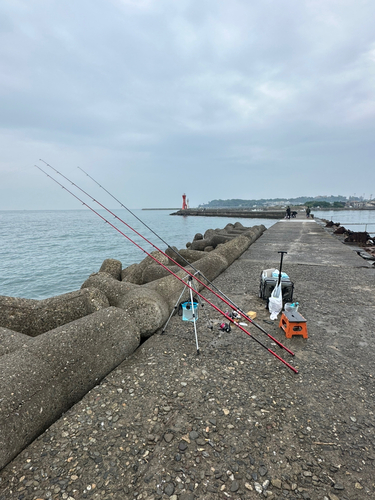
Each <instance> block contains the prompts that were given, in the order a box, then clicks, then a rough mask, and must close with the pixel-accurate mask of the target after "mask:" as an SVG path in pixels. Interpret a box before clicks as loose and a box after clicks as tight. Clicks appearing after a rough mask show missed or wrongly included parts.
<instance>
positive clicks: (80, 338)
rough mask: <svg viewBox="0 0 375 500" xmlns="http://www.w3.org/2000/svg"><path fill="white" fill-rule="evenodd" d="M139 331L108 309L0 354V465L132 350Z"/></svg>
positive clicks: (117, 310)
mask: <svg viewBox="0 0 375 500" xmlns="http://www.w3.org/2000/svg"><path fill="white" fill-rule="evenodd" d="M139 340H140V336H139V332H137V331H136V330H135V329H134V326H133V322H132V321H131V319H129V318H128V317H127V315H126V313H125V312H124V311H122V310H120V309H116V308H107V309H102V310H100V311H98V312H96V313H93V314H91V315H90V316H89V317H88V318H82V319H80V320H76V321H74V322H71V323H69V324H68V325H64V326H62V327H59V328H56V329H55V330H51V331H50V332H48V333H45V334H43V335H40V336H38V337H37V338H35V339H32V342H31V343H28V344H26V345H25V346H24V347H21V348H20V349H18V350H17V351H14V352H12V353H10V354H5V355H3V356H1V357H0V394H1V405H0V467H3V466H4V465H5V464H6V463H7V462H8V461H9V460H10V459H11V458H13V457H14V456H15V455H16V454H17V453H19V452H20V451H21V450H22V448H24V446H26V445H27V444H28V443H29V442H30V441H31V440H32V439H34V438H35V437H36V436H37V435H38V434H40V432H42V431H43V430H44V429H45V428H46V427H47V426H48V425H50V424H51V423H52V422H53V421H54V420H56V418H58V417H59V416H60V415H61V414H62V413H63V412H64V411H66V410H67V409H68V408H70V406H72V404H74V403H75V402H77V401H79V400H80V399H81V398H82V396H84V395H85V394H86V393H87V392H88V391H89V390H90V389H91V388H92V387H94V386H95V385H96V384H97V383H98V382H99V381H100V380H101V379H102V378H103V377H105V376H106V375H107V374H108V373H109V372H110V371H111V370H113V369H114V368H115V367H116V366H117V365H119V364H120V363H121V362H122V361H123V360H124V359H125V358H126V357H128V356H129V355H130V354H132V353H133V352H134V351H135V349H136V348H137V347H138V345H139Z"/></svg>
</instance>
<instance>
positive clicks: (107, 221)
mask: <svg viewBox="0 0 375 500" xmlns="http://www.w3.org/2000/svg"><path fill="white" fill-rule="evenodd" d="M35 167H36V168H38V169H39V170H40V171H41V172H43V173H44V174H45V175H46V176H47V177H49V178H50V179H51V180H53V181H54V182H55V183H56V184H58V185H59V186H60V187H61V188H62V189H65V191H67V192H68V193H69V194H70V195H71V196H73V197H74V198H75V199H76V200H78V201H79V202H80V203H82V205H84V206H85V207H87V208H88V209H89V210H91V211H92V212H93V213H94V214H95V215H97V216H98V217H100V218H101V219H102V220H103V221H104V222H106V223H107V224H109V225H110V226H111V227H112V228H113V229H115V230H116V231H117V232H118V233H120V234H121V235H122V236H124V237H125V238H126V239H127V240H128V241H130V243H133V245H135V246H136V247H137V248H139V249H140V250H141V251H142V252H144V253H145V254H146V255H147V256H148V257H150V258H151V259H152V260H153V261H154V262H156V263H157V264H159V265H160V266H161V267H163V268H164V269H165V270H166V271H168V272H169V273H170V274H171V275H172V276H174V277H175V278H176V279H178V280H179V281H180V282H181V283H183V285H184V286H186V287H187V288H189V289H190V290H191V291H192V292H194V293H195V294H196V295H198V296H199V297H200V298H201V299H202V300H204V301H205V302H206V303H207V304H208V305H210V306H211V307H212V308H213V309H215V311H217V312H218V313H220V314H221V315H222V316H224V317H225V319H227V320H228V321H229V322H230V323H233V324H234V325H235V326H237V328H239V329H240V330H242V331H243V332H244V333H246V335H248V336H249V337H250V338H252V339H253V340H255V342H257V343H258V344H259V345H260V346H262V347H263V348H264V349H266V350H267V351H268V352H269V353H270V354H272V356H275V358H277V359H278V360H279V361H281V362H282V363H283V364H284V365H285V366H287V367H288V368H289V369H290V370H292V371H293V372H294V373H298V370H297V369H296V368H294V366H292V365H290V364H289V363H288V362H287V361H285V359H283V358H281V357H280V356H278V355H277V354H276V353H275V352H274V351H272V349H270V348H269V347H267V346H266V345H265V344H263V342H261V341H260V340H259V339H257V338H256V337H254V336H253V335H251V333H250V332H248V331H247V330H245V328H243V327H242V326H241V325H239V324H238V323H236V322H235V321H234V320H233V319H232V318H231V317H230V316H228V315H227V314H226V313H225V312H224V311H222V310H221V309H220V308H219V307H217V306H216V305H215V304H213V303H212V302H211V301H210V300H208V299H207V298H206V297H204V296H203V295H202V294H201V293H199V292H197V290H195V288H193V287H192V286H190V285H189V284H188V283H186V282H185V281H184V280H183V279H182V278H180V277H179V276H178V275H177V274H175V273H174V272H173V271H172V270H171V269H169V268H168V267H167V266H165V265H164V264H163V263H162V262H160V261H159V260H158V259H157V258H156V257H154V256H153V255H151V254H150V253H149V252H147V250H145V249H144V248H142V247H141V246H140V245H139V244H138V243H136V242H135V241H134V240H132V239H131V238H130V237H129V236H128V235H127V234H125V233H124V232H122V231H121V230H120V229H119V228H118V227H116V226H115V225H114V224H112V223H111V222H110V221H109V220H107V219H106V218H105V217H103V216H102V215H101V214H100V213H99V212H97V211H96V210H95V209H94V208H92V207H91V206H90V205H88V204H87V203H85V202H84V201H83V200H82V199H81V198H79V197H78V196H77V195H76V194H74V193H73V192H72V191H70V190H69V189H68V188H66V187H65V186H64V185H63V184H61V183H60V182H59V181H57V180H56V179H55V178H53V177H52V176H50V175H49V174H48V173H47V172H45V171H44V170H43V169H42V168H41V167H39V166H38V165H35ZM69 182H71V181H69ZM72 184H74V183H72Z"/></svg>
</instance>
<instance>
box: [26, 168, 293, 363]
mask: <svg viewBox="0 0 375 500" xmlns="http://www.w3.org/2000/svg"><path fill="white" fill-rule="evenodd" d="M40 161H42V162H43V163H45V164H46V165H47V167H49V168H51V169H52V170H53V171H54V172H56V173H57V174H58V175H61V177H63V178H64V179H65V180H66V181H68V182H70V184H72V185H73V186H74V187H76V188H77V189H79V190H80V191H81V192H82V193H83V194H85V195H86V196H88V197H89V198H90V199H91V200H92V201H94V202H95V203H97V204H98V205H99V206H100V207H102V208H103V209H104V210H106V211H107V212H108V213H110V214H111V215H112V216H113V217H115V218H116V219H117V220H118V221H119V222H121V223H122V224H124V225H125V226H126V227H127V228H128V229H130V230H131V231H133V232H134V233H135V234H136V235H137V236H139V237H141V238H142V239H143V240H144V241H146V242H147V243H148V244H149V245H151V246H152V247H153V248H155V250H157V251H158V252H160V253H161V254H162V255H164V256H165V257H167V258H168V259H169V260H170V261H171V262H173V263H174V264H175V265H176V266H178V267H179V268H180V269H182V270H184V271H185V272H186V273H187V274H189V276H191V277H192V278H194V279H196V281H198V283H200V284H201V285H202V286H203V287H204V288H206V289H207V290H209V291H210V292H211V293H213V294H214V295H215V296H216V297H218V298H219V299H220V300H221V301H223V302H224V303H225V304H226V305H227V306H229V307H230V308H231V309H233V310H235V311H238V312H239V313H240V314H241V315H242V316H243V317H244V318H245V319H247V320H248V321H249V322H250V323H252V324H253V325H254V326H255V327H256V328H258V329H259V330H260V331H261V332H262V333H264V334H265V335H267V337H268V338H270V339H271V340H272V341H273V342H275V343H276V344H277V345H278V346H279V347H281V348H282V349H285V350H286V351H287V352H288V353H289V354H290V355H291V356H294V353H293V352H292V351H291V350H290V349H288V348H287V347H286V346H284V345H283V344H282V343H281V342H280V341H278V340H277V339H275V338H274V337H273V336H272V335H270V334H269V333H267V332H266V331H265V330H264V329H263V328H262V327H261V326H260V325H258V324H257V323H255V321H253V320H252V319H251V318H250V317H249V316H248V315H247V314H246V313H244V312H243V311H242V310H241V309H239V308H238V307H237V306H236V305H235V304H234V303H233V302H232V301H230V299H229V298H228V297H226V296H224V294H223V293H222V292H221V291H220V290H219V292H220V293H221V294H222V296H220V295H218V294H217V293H216V292H215V291H214V290H212V289H211V288H210V287H209V286H207V284H205V283H203V282H202V281H201V280H200V279H199V278H197V276H195V275H194V274H193V273H191V272H190V271H188V270H187V269H186V268H185V267H183V266H181V264H179V263H178V262H177V261H175V260H174V259H173V258H172V257H170V256H169V255H167V254H166V253H165V252H163V251H162V250H161V249H160V248H158V247H157V246H156V245H154V244H153V243H152V242H151V241H149V240H148V239H147V238H145V237H144V236H143V235H142V234H141V233H139V232H138V231H137V230H136V229H134V228H133V227H131V226H130V225H129V224H128V223H127V222H125V221H124V220H122V219H121V218H120V217H118V216H117V215H116V214H115V213H113V212H112V211H111V210H109V209H108V208H107V207H105V206H104V205H103V204H102V203H100V202H99V201H98V200H96V199H95V198H93V197H92V196H91V195H90V194H89V193H87V192H86V191H85V190H83V189H82V188H80V187H79V186H78V185H77V184H76V183H75V182H73V181H72V180H70V179H69V178H68V177H66V176H65V175H64V174H62V173H61V172H59V171H58V170H57V169H56V168H55V167H53V166H52V165H50V164H49V163H47V162H45V161H44V160H42V159H40ZM35 166H36V165H35ZM78 168H79V167H78ZM81 170H82V169H81ZM85 173H86V172H85ZM86 175H87V176H88V177H90V176H89V175H88V174H86ZM91 179H92V178H91ZM93 180H94V179H93ZM95 182H96V181H95ZM99 185H100V184H99ZM100 187H102V186H100ZM102 189H104V188H103V187H102ZM104 190H105V191H106V192H107V193H108V194H110V193H109V192H108V191H107V190H106V189H104ZM111 196H112V195H111ZM112 197H113V196H112ZM113 198H114V197H113ZM114 199H115V200H116V201H117V202H118V203H120V204H121V206H122V207H124V208H125V206H124V205H123V204H122V203H121V202H119V200H117V199H116V198H114ZM127 210H128V211H129V209H127ZM131 213H132V212H131ZM135 217H136V216H135ZM136 218H137V219H138V220H139V221H140V222H142V221H141V220H140V219H139V218H138V217H136ZM146 227H147V228H148V229H149V230H150V231H151V232H152V233H154V231H152V229H151V228H149V227H148V226H147V225H146ZM154 234H155V235H156V233H154ZM156 236H157V235H156ZM162 241H163V242H164V240H162ZM164 243H165V244H166V245H167V246H168V247H169V248H171V247H170V246H169V245H168V243H166V242H164ZM172 250H173V249H172ZM181 257H182V256H181ZM182 258H183V257H182ZM184 261H185V262H186V263H187V264H188V265H189V266H191V267H192V268H193V270H194V271H196V272H197V273H200V271H198V270H197V269H196V268H195V267H194V266H193V265H192V264H190V263H189V262H188V261H187V260H186V259H184ZM200 274H201V273H200ZM201 276H203V278H204V279H206V280H207V281H209V280H208V279H207V278H206V277H205V276H204V275H202V274H201ZM210 284H211V285H212V283H211V282H210ZM215 288H216V287H215ZM229 301H230V302H229Z"/></svg>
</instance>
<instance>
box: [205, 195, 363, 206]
mask: <svg viewBox="0 0 375 500" xmlns="http://www.w3.org/2000/svg"><path fill="white" fill-rule="evenodd" d="M350 200H354V198H353V197H350ZM347 201H349V200H348V198H346V196H340V195H338V196H316V197H311V196H299V197H297V198H262V199H260V200H241V199H231V200H212V201H209V202H208V203H205V204H202V205H199V208H258V207H277V206H280V207H283V206H286V205H305V206H310V207H312V208H314V207H318V206H319V207H322V208H323V207H324V208H328V207H337V208H340V207H343V206H345V204H346V202H347Z"/></svg>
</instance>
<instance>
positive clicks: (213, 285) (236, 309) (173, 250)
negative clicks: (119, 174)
mask: <svg viewBox="0 0 375 500" xmlns="http://www.w3.org/2000/svg"><path fill="white" fill-rule="evenodd" d="M42 161H43V160H42ZM77 168H79V170H81V172H83V173H84V174H85V175H87V177H89V178H90V179H91V180H92V181H94V182H95V184H97V185H98V186H99V187H100V188H102V189H103V191H105V192H106V193H107V194H109V196H111V198H113V199H114V200H115V201H117V203H119V205H120V206H121V207H122V208H124V209H125V210H127V211H128V212H129V213H130V214H131V215H132V216H133V217H135V218H136V219H137V220H138V221H139V222H140V223H141V224H143V225H144V226H145V227H146V228H147V229H148V230H149V231H151V233H152V234H154V235H155V236H156V237H157V238H158V239H159V240H160V241H161V242H162V243H164V245H167V247H168V249H169V250H171V251H172V252H173V253H174V254H175V255H176V256H177V257H179V258H180V259H182V261H183V262H184V263H185V265H188V266H190V267H191V268H192V269H193V270H194V271H195V274H198V275H199V276H201V277H202V278H203V279H205V280H206V281H207V283H208V284H209V285H210V287H211V288H214V289H215V290H216V291H217V292H218V293H219V294H220V295H221V296H222V297H224V299H225V300H227V301H228V302H229V304H228V305H229V306H230V307H231V308H232V309H233V310H235V311H236V312H238V313H240V315H241V316H242V317H243V318H244V319H246V320H247V321H249V323H251V324H253V325H254V326H255V327H256V328H258V329H259V330H260V331H261V332H262V333H264V334H265V335H267V336H268V337H269V338H270V339H271V340H273V341H274V342H276V344H278V345H279V347H282V348H283V349H285V350H286V351H287V352H289V354H291V355H292V356H294V353H293V352H292V351H290V350H289V349H287V348H286V347H285V346H284V345H283V344H281V342H279V341H278V340H277V339H275V338H274V337H272V335H270V334H269V333H268V332H266V330H264V328H262V327H261V326H260V325H258V324H257V323H256V322H255V321H254V320H253V319H252V318H250V316H248V315H247V314H246V313H245V311H243V310H242V309H241V308H240V307H239V306H238V305H237V304H236V303H235V302H234V301H233V300H232V299H231V298H230V297H228V296H227V295H225V293H224V292H223V291H222V290H220V288H218V287H217V286H216V285H215V284H214V283H212V281H210V280H209V279H208V278H207V277H206V276H205V275H204V274H203V273H202V272H201V271H199V269H197V268H196V267H194V265H193V264H192V263H191V262H189V261H188V260H187V259H185V257H184V256H183V255H181V254H180V252H179V251H178V250H176V249H175V248H173V247H171V246H170V245H169V243H168V242H167V241H165V240H164V239H163V238H162V237H161V236H160V235H159V234H157V233H156V232H155V231H154V230H153V229H152V228H151V227H150V226H148V225H147V224H146V223H145V222H144V221H143V220H142V219H140V218H139V217H138V216H137V215H136V214H135V213H134V212H132V210H130V208H128V207H127V206H125V205H124V204H123V203H122V202H121V201H120V200H119V199H117V198H116V196H114V195H113V194H112V193H110V192H109V191H108V190H107V189H106V188H105V187H103V186H102V185H101V184H99V182H98V181H97V180H95V179H94V178H93V177H92V176H91V175H89V174H88V173H87V172H86V171H85V170H83V168H81V167H77ZM167 257H168V258H170V257H169V255H167ZM173 262H174V261H173ZM211 291H212V290H211Z"/></svg>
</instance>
